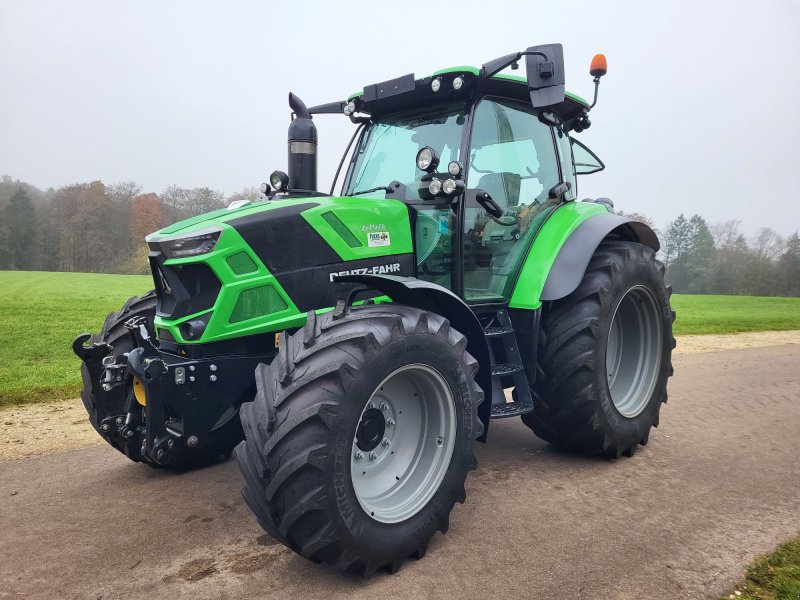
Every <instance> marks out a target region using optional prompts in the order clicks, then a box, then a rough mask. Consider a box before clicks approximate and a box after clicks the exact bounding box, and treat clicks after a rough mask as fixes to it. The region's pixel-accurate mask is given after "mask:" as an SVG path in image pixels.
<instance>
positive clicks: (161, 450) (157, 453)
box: [156, 448, 164, 460]
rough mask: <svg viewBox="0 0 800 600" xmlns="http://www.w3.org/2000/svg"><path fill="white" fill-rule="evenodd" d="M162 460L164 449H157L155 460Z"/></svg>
mask: <svg viewBox="0 0 800 600" xmlns="http://www.w3.org/2000/svg"><path fill="white" fill-rule="evenodd" d="M162 458H164V449H163V448H159V449H158V452H156V460H161V459H162Z"/></svg>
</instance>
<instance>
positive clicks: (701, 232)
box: [0, 175, 800, 296]
mask: <svg viewBox="0 0 800 600" xmlns="http://www.w3.org/2000/svg"><path fill="white" fill-rule="evenodd" d="M243 199H247V200H251V201H254V202H255V201H258V200H261V199H263V197H262V196H261V195H260V193H259V191H258V190H257V189H256V188H254V187H252V188H244V189H242V190H241V191H239V192H237V193H235V194H232V195H228V196H226V195H225V194H224V193H222V192H220V191H217V190H212V189H210V188H207V187H196V188H182V187H180V186H177V185H172V186H170V187H168V188H166V189H164V190H163V191H161V192H160V193H155V192H144V191H143V188H142V186H140V185H139V184H137V183H135V182H133V181H127V182H121V183H115V184H109V185H106V184H104V183H103V182H101V181H92V182H91V183H76V184H72V185H67V186H63V187H60V188H58V189H53V188H49V189H47V190H41V189H39V188H37V187H36V186H34V185H32V184H29V183H26V182H22V181H19V180H15V179H13V178H12V177H11V176H9V175H4V176H2V178H0V269H3V270H28V271H75V272H95V273H147V272H148V266H147V260H146V256H147V246H146V245H145V243H144V237H145V236H146V235H147V234H148V233H151V232H153V231H156V230H157V229H159V228H161V227H164V226H166V225H168V224H169V223H173V222H175V221H178V220H180V219H184V218H186V217H190V216H193V215H197V214H201V213H204V212H208V211H212V210H216V209H219V208H224V207H225V206H227V205H228V204H229V203H230V202H232V201H234V200H243ZM628 216H629V217H631V218H635V219H638V220H640V221H643V222H645V223H647V224H648V225H650V226H651V227H653V228H654V229H655V230H656V232H657V233H658V235H659V239H660V240H661V243H662V248H661V252H660V253H659V258H660V259H661V260H662V261H663V262H664V264H665V265H666V267H667V281H668V283H669V284H670V285H672V286H673V289H674V291H675V292H678V293H688V294H740V295H751V296H800V236H798V233H797V232H795V233H793V234H792V235H790V236H788V237H786V238H784V237H781V236H780V235H778V234H777V233H776V232H775V231H774V230H773V229H771V228H769V227H764V228H761V229H759V230H758V231H757V232H755V233H754V234H751V235H747V234H746V233H744V232H743V229H742V224H741V223H740V222H739V221H733V220H731V221H721V222H713V223H709V222H708V221H707V220H706V219H705V218H704V217H703V216H701V215H699V214H695V215H692V216H689V217H687V216H685V215H683V214H681V215H678V216H677V217H676V218H675V219H674V220H672V221H671V222H670V223H667V224H666V225H665V226H664V227H658V226H657V225H656V224H655V223H653V222H652V220H651V219H649V218H648V217H647V216H646V215H642V214H639V213H630V214H629V215H628Z"/></svg>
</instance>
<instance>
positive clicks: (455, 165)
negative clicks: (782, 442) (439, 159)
mask: <svg viewBox="0 0 800 600" xmlns="http://www.w3.org/2000/svg"><path fill="white" fill-rule="evenodd" d="M463 169H464V168H463V167H462V166H461V163H460V162H458V161H457V160H454V161H452V162H451V163H450V164H448V165H447V172H448V173H450V175H452V176H453V177H458V176H459V175H461V171H462V170H463Z"/></svg>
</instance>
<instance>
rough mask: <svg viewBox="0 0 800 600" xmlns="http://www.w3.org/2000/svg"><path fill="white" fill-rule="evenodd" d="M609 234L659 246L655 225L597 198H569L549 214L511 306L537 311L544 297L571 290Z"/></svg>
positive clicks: (532, 248)
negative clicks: (623, 213) (612, 209)
mask: <svg viewBox="0 0 800 600" xmlns="http://www.w3.org/2000/svg"><path fill="white" fill-rule="evenodd" d="M607 237H613V238H616V239H623V240H631V241H635V242H640V243H642V244H645V245H647V246H650V247H651V248H654V249H658V247H659V244H658V238H657V237H656V235H655V233H653V230H652V229H650V228H649V227H647V225H644V224H643V223H639V222H638V221H632V220H631V219H628V218H626V217H622V216H620V215H615V214H613V213H610V212H609V211H608V208H607V207H606V206H604V205H603V204H599V203H596V202H585V201H584V202H566V203H564V204H562V205H560V206H559V207H558V208H557V209H556V210H554V211H553V212H552V214H550V215H549V216H548V217H547V220H546V221H545V223H544V224H543V225H542V226H541V228H540V230H539V231H538V232H537V233H536V237H535V239H534V240H533V243H532V245H531V247H530V250H529V251H528V255H527V256H526V257H525V259H524V261H523V263H522V266H521V269H520V273H519V276H518V277H517V281H516V283H515V286H514V291H513V292H512V294H511V298H510V300H509V303H508V306H509V308H520V309H525V310H537V309H539V308H540V307H541V306H542V301H545V300H555V299H558V298H561V297H563V296H566V295H567V294H569V293H570V292H572V291H573V290H574V289H575V288H576V287H577V286H578V284H579V283H580V281H581V279H582V278H583V274H584V273H585V272H586V267H587V265H588V264H589V260H590V259H591V257H592V255H593V254H594V251H595V250H596V249H597V246H598V245H599V244H600V242H601V241H602V240H603V239H604V238H607Z"/></svg>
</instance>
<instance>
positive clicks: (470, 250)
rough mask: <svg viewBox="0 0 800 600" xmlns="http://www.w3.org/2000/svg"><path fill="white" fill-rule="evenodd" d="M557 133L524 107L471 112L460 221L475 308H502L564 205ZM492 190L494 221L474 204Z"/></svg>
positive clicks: (497, 104)
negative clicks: (539, 234)
mask: <svg viewBox="0 0 800 600" xmlns="http://www.w3.org/2000/svg"><path fill="white" fill-rule="evenodd" d="M560 180H561V177H560V172H559V161H558V157H557V154H556V145H555V133H554V130H553V128H552V127H551V126H549V125H546V124H544V123H542V122H541V121H540V120H539V118H538V115H537V113H536V112H535V111H534V110H533V108H531V107H530V106H529V105H526V104H525V103H522V102H517V101H512V100H506V99H497V98H484V99H482V100H480V101H479V102H478V104H477V105H476V106H475V108H474V109H473V118H472V131H471V135H470V145H469V161H468V171H467V179H466V185H467V192H466V197H465V204H464V219H463V231H462V239H463V244H464V246H463V248H464V249H463V294H464V299H465V300H466V301H467V302H470V303H491V302H504V301H506V300H508V298H509V297H510V295H511V292H512V291H513V286H514V283H515V280H516V276H517V273H518V271H519V268H520V266H521V264H522V261H523V260H524V259H525V256H526V254H527V249H528V248H529V247H530V244H531V241H532V239H533V236H534V235H535V233H536V231H537V230H538V229H539V226H540V225H541V223H542V222H543V220H544V219H545V218H546V216H547V215H548V214H549V213H550V211H551V210H552V209H553V208H555V206H557V205H558V203H559V202H560V200H558V199H551V198H549V192H550V190H551V189H552V188H553V187H554V186H556V185H557V184H558V183H559V182H560ZM478 189H480V190H483V191H485V192H488V193H489V195H490V196H491V197H492V198H493V199H494V201H495V202H496V203H497V204H499V205H500V207H501V208H502V209H503V215H502V216H501V217H499V218H495V217H493V216H491V215H489V214H488V213H487V212H486V210H485V209H484V208H483V207H482V206H481V205H480V204H478V203H477V202H476V200H475V197H476V191H477V190H478Z"/></svg>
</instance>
